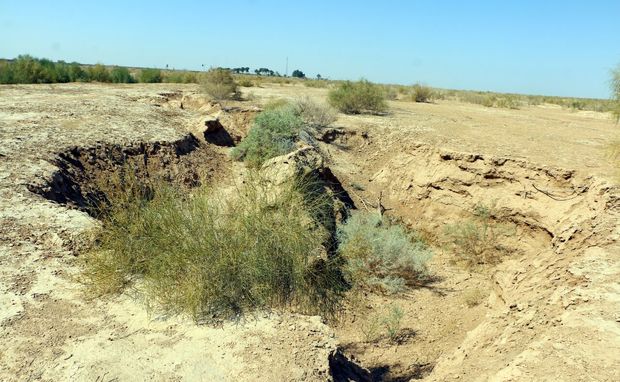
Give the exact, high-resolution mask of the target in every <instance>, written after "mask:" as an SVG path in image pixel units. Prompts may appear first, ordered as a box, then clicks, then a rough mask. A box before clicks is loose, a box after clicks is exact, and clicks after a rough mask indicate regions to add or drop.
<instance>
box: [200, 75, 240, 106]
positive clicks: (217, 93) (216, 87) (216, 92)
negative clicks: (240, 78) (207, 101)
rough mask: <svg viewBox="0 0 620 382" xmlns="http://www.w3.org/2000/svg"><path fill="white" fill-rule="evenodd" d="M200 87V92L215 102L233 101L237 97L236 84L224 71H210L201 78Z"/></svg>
mask: <svg viewBox="0 0 620 382" xmlns="http://www.w3.org/2000/svg"><path fill="white" fill-rule="evenodd" d="M200 85H201V87H202V90H203V91H204V92H205V93H207V94H208V95H209V96H211V97H213V99H215V100H227V99H234V98H237V97H238V96H239V92H238V89H237V83H236V82H235V79H234V78H233V76H232V75H231V74H230V71H229V70H226V69H222V68H213V69H210V70H209V71H208V72H207V73H205V74H204V75H203V76H202V78H201V80H200Z"/></svg>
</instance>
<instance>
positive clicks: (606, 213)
mask: <svg viewBox="0 0 620 382" xmlns="http://www.w3.org/2000/svg"><path fill="white" fill-rule="evenodd" d="M247 91H248V90H247V89H246V92H247ZM249 92H251V93H253V94H254V101H251V102H246V103H245V104H247V107H250V106H251V105H250V104H251V103H264V102H266V101H267V100H268V99H269V98H271V97H285V98H294V97H297V96H300V95H302V94H306V95H309V96H310V97H313V98H316V99H318V100H322V99H324V97H325V95H326V91H325V89H313V88H305V87H301V86H277V85H274V86H265V87H263V88H251V89H249ZM192 97H193V98H192ZM181 104H183V105H184V106H183V107H181ZM237 106H238V105H237ZM390 106H391V110H392V111H391V113H390V115H388V116H385V117H377V116H342V115H341V116H340V117H339V119H338V121H337V122H336V123H335V127H337V128H339V129H340V131H339V133H338V134H336V135H335V137H334V139H335V140H334V141H333V142H331V143H329V144H328V143H324V144H322V147H323V149H324V150H325V151H326V153H327V155H328V158H329V161H330V166H331V169H332V171H333V172H334V174H335V175H336V176H337V177H338V178H339V179H340V180H341V181H342V183H343V185H344V186H345V188H347V190H348V191H350V193H351V195H352V196H353V197H354V199H355V201H356V204H357V205H358V206H359V207H360V208H363V203H364V202H363V201H362V200H364V201H373V200H375V198H376V197H377V195H378V194H379V192H383V195H384V204H385V205H386V206H387V207H389V208H390V211H389V214H391V215H393V216H394V217H398V218H401V219H402V220H403V221H405V222H406V223H407V224H409V225H410V226H412V227H414V228H417V229H419V230H420V231H421V232H425V233H426V234H427V235H428V238H429V239H430V240H435V241H436V244H437V252H438V255H437V256H436V258H435V259H434V260H433V264H431V271H432V272H434V273H435V274H436V275H438V276H439V277H438V280H439V281H438V282H437V283H436V284H434V285H431V286H429V287H428V288H421V289H419V290H414V291H412V292H411V293H410V294H409V295H408V296H405V297H403V298H400V299H398V301H396V302H398V303H400V304H402V305H403V306H404V308H405V311H406V318H405V323H404V325H405V326H406V327H407V329H410V330H411V333H415V336H413V335H412V336H411V338H410V339H408V340H407V341H405V342H403V343H401V344H398V345H388V344H385V343H380V344H374V345H373V344H365V343H363V342H362V341H361V340H360V333H359V326H358V321H359V319H357V320H358V321H356V318H354V317H353V318H351V317H346V319H345V320H343V322H342V323H340V324H339V325H336V326H335V328H334V331H335V332H334V331H332V329H330V328H329V327H327V326H326V325H325V324H323V323H322V322H321V321H320V319H318V318H317V317H301V316H291V315H285V314H283V315H271V316H269V317H260V318H259V319H258V320H256V321H251V322H247V323H243V324H241V325H234V324H227V325H224V326H223V327H221V328H211V327H206V326H196V325H195V324H194V323H192V322H188V321H187V320H184V319H182V318H175V317H172V318H171V317H162V316H160V315H157V314H156V313H153V312H150V313H149V311H148V310H146V309H145V307H144V306H143V305H142V304H141V303H140V301H135V299H134V298H133V297H132V296H130V295H123V296H119V297H113V298H109V299H105V300H96V301H93V300H88V299H85V298H84V293H83V292H84V289H83V287H82V286H81V284H79V283H78V282H76V280H75V279H76V277H77V276H78V267H77V265H76V262H77V258H76V257H75V256H74V255H75V254H76V251H77V250H79V246H80V244H81V240H83V237H84V235H83V233H84V232H85V231H86V230H88V229H89V228H90V227H93V226H94V225H96V221H95V220H94V219H92V218H91V217H90V216H88V215H87V214H86V213H84V212H81V211H79V210H77V209H74V208H67V207H66V206H64V205H62V204H59V203H54V202H51V201H50V200H48V199H54V200H58V201H61V202H67V203H69V204H77V205H79V204H80V199H79V195H78V194H79V193H77V191H79V189H78V188H76V187H77V186H76V185H75V184H72V183H71V182H70V181H69V180H68V179H66V178H63V177H62V176H59V175H58V174H59V172H58V170H59V166H61V167H62V166H63V165H70V166H71V169H76V168H80V169H82V170H83V171H82V176H88V174H89V173H91V172H97V171H104V170H105V169H106V168H108V167H110V166H112V165H114V164H116V163H119V162H121V161H122V160H123V159H124V158H128V157H130V158H132V160H135V161H136V162H140V163H143V164H144V168H145V171H156V170H157V169H158V168H165V169H166V171H168V173H169V174H170V175H172V177H173V178H175V179H178V180H179V181H180V182H184V183H187V182H192V181H194V180H195V179H197V178H198V177H199V176H206V179H211V180H217V179H218V177H221V178H226V177H229V176H230V173H231V171H232V170H231V164H230V161H229V159H228V157H227V155H226V154H227V148H225V147H218V146H215V145H211V144H205V143H204V142H202V141H200V140H199V139H196V137H194V136H191V135H189V134H188V133H187V131H188V128H189V130H191V129H192V128H193V127H194V126H195V125H196V120H197V118H198V117H200V116H204V114H205V113H207V112H209V106H208V105H205V104H204V103H201V102H198V101H196V97H195V88H194V87H193V86H190V85H172V84H170V85H163V84H162V85H130V86H106V85H94V84H92V85H90V84H88V85H87V84H67V85H55V86H48V85H33V86H4V87H0V337H1V338H3V341H2V342H1V343H0V379H1V380H20V381H21V380H114V379H115V378H116V379H117V380H122V381H125V380H191V381H193V380H205V381H210V380H252V381H254V380H326V379H328V373H329V365H328V359H329V356H330V354H333V352H334V350H335V348H336V346H337V345H341V346H343V347H344V348H345V351H346V352H349V353H351V354H352V355H354V356H356V357H357V358H358V359H359V360H360V361H361V362H362V364H363V365H364V366H367V367H369V368H371V371H372V372H373V375H374V376H375V377H376V379H380V378H385V379H389V378H390V377H394V378H397V377H398V378H400V379H398V380H406V378H421V377H424V378H426V379H428V380H435V381H445V380H465V381H469V380H481V381H483V380H493V381H523V380H532V381H538V380H550V381H551V380H553V381H555V380H566V381H581V380H597V381H615V380H619V379H620V372H619V370H620V315H619V312H620V297H619V296H620V286H619V284H618V279H620V262H619V261H618V254H619V253H620V248H619V246H618V242H619V241H620V240H619V239H620V228H619V224H618V217H619V214H620V197H619V195H620V192H619V190H618V187H617V185H614V181H613V179H612V177H611V176H610V175H611V171H612V170H611V166H610V165H609V164H608V162H607V160H606V158H605V144H606V142H608V141H609V140H610V139H611V138H612V137H613V136H614V134H615V130H614V129H615V126H614V125H613V124H612V123H611V122H609V120H607V119H606V116H605V115H603V114H600V113H591V112H570V111H567V110H562V109H558V108H553V107H545V106H540V107H529V108H524V109H522V110H502V109H490V108H485V107H482V106H476V105H466V104H460V103H453V102H439V103H437V104H414V103H407V102H391V105H390ZM237 117H238V115H237V116H233V115H232V114H231V115H227V116H226V118H225V119H223V120H226V121H227V122H228V124H225V126H224V127H225V128H226V129H227V130H230V132H231V135H233V136H234V137H233V138H235V139H236V136H235V134H240V135H243V130H244V126H241V124H240V125H235V123H236V122H235V121H239V120H243V119H244V118H245V117H239V118H237ZM233 125H235V126H233ZM239 132H240V133H239ZM197 169H200V170H201V171H200V172H201V173H200V174H199V173H198V170H197ZM84 174H87V175H84ZM50 185H52V186H53V187H52V186H50ZM58 190H62V191H63V192H62V193H59V192H57V191H58ZM76 190H77V191H76ZM33 191H34V192H33ZM82 191H83V190H82ZM35 192H37V193H39V194H37V193H35ZM40 194H43V195H44V196H46V197H47V198H48V199H46V198H44V197H43V196H41V195H40ZM63 198H65V199H63ZM490 201H496V204H497V212H496V214H495V216H494V219H496V220H497V221H498V222H502V223H506V224H511V225H514V227H515V228H516V233H515V235H514V236H512V237H511V238H510V239H507V240H506V242H505V243H503V244H505V245H506V246H507V248H509V251H508V252H509V253H508V254H507V256H506V258H505V260H504V261H503V262H502V263H500V264H499V265H497V266H494V267H491V268H488V269H485V270H484V272H469V271H465V270H463V269H462V268H461V267H459V266H456V265H454V264H453V262H451V258H452V254H451V253H450V252H449V251H443V250H442V247H441V245H440V242H441V237H440V236H441V235H440V232H441V231H442V226H443V225H444V224H446V223H451V222H454V221H456V220H458V219H461V218H466V217H467V216H468V213H469V211H470V210H471V208H472V206H473V205H475V204H476V203H478V202H487V203H488V202H490ZM472 288H480V289H481V290H483V291H484V292H485V294H484V297H485V298H484V302H483V303H481V304H480V305H477V306H475V307H467V306H465V305H463V303H462V299H463V296H464V293H465V292H466V291H467V290H470V289H472ZM487 296H488V298H487ZM392 302H395V301H392V300H386V299H383V298H379V297H376V296H375V297H372V296H369V297H368V300H367V302H366V304H367V305H368V309H370V310H371V311H372V310H373V309H375V310H376V309H378V307H380V306H383V305H386V304H389V303H392ZM384 364H385V365H384ZM422 366H423V367H422ZM389 368H391V369H392V371H393V374H390V373H389V372H386V371H385V370H387V369H389ZM381 370H383V372H382V373H383V374H382V373H380V371H381ZM421 370H424V372H422V371H421ZM431 370H432V372H431Z"/></svg>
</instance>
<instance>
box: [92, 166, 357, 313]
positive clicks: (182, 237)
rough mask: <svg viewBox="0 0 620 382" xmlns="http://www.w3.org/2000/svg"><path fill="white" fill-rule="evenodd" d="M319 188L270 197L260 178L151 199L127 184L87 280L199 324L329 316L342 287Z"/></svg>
mask: <svg viewBox="0 0 620 382" xmlns="http://www.w3.org/2000/svg"><path fill="white" fill-rule="evenodd" d="M313 187H314V186H312V184H311V181H309V180H307V179H306V180H296V181H291V182H290V183H287V184H284V185H282V186H281V187H280V188H278V192H274V189H273V186H272V185H271V184H270V183H269V182H267V181H266V180H264V179H261V178H260V177H254V178H251V179H249V180H247V181H246V182H245V185H244V186H243V187H242V188H239V189H237V190H236V192H235V193H234V195H226V196H225V197H218V196H217V195H215V194H213V193H211V192H209V191H208V190H207V189H206V188H198V189H195V190H194V191H193V192H192V193H191V194H183V193H181V192H180V191H179V190H178V188H173V187H171V186H169V185H167V184H165V183H161V184H156V187H153V188H152V189H154V190H156V192H155V193H151V194H149V196H148V197H146V194H145V193H143V192H141V191H139V190H140V189H141V188H140V187H138V188H136V187H134V186H128V188H127V189H126V190H122V191H121V192H119V193H118V195H116V196H114V195H112V196H110V197H109V198H108V200H109V201H110V203H109V208H108V209H107V211H106V213H105V216H104V217H103V219H102V227H101V229H100V231H99V232H98V234H97V240H96V242H95V245H94V247H93V248H92V249H91V250H90V251H88V252H87V253H85V255H84V256H83V259H84V265H85V272H84V276H85V277H84V280H85V281H86V282H87V284H89V285H90V286H91V287H92V290H93V291H94V292H97V293H99V294H106V293H114V292H120V291H122V290H124V289H125V288H126V287H129V286H131V287H134V288H135V290H136V291H138V292H140V293H143V294H144V296H145V298H146V301H147V303H148V304H149V305H152V306H155V307H157V308H159V309H162V310H164V311H165V312H168V313H173V314H177V313H181V314H188V315H190V316H191V317H193V318H195V319H196V320H221V319H233V318H238V317H239V316H240V315H243V314H244V313H246V312H249V311H252V310H256V309H264V308H279V307H280V308H281V307H290V308H293V309H295V310H299V311H303V312H308V313H313V314H315V313H322V314H331V313H333V312H334V311H335V310H336V309H337V307H338V302H339V300H340V297H341V295H342V293H344V290H345V287H346V285H345V283H344V281H343V279H342V277H340V272H339V268H338V262H337V261H335V259H331V260H330V259H329V258H326V257H325V249H324V247H323V246H322V244H321V243H323V242H324V239H325V231H324V229H321V228H320V226H321V225H320V222H317V221H315V220H313V218H312V217H313V216H322V215H321V213H318V212H317V211H316V209H319V208H325V206H326V205H327V204H326V203H325V201H324V200H322V199H321V198H322V197H326V196H321V195H317V194H313V193H310V194H309V193H308V190H312V189H315V188H313Z"/></svg>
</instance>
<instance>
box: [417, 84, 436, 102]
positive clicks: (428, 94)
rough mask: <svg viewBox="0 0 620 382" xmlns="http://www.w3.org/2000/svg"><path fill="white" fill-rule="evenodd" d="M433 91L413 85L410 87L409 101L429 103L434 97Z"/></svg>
mask: <svg viewBox="0 0 620 382" xmlns="http://www.w3.org/2000/svg"><path fill="white" fill-rule="evenodd" d="M434 93H435V92H434V91H433V89H431V88H429V87H428V86H423V85H420V84H415V85H413V86H412V87H411V100H412V101H414V102H431V101H432V100H433V98H434V96H435V94H434Z"/></svg>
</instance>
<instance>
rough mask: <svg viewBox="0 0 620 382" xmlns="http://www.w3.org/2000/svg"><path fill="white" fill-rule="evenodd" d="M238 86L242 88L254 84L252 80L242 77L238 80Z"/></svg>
mask: <svg viewBox="0 0 620 382" xmlns="http://www.w3.org/2000/svg"><path fill="white" fill-rule="evenodd" d="M239 86H242V87H244V88H251V87H253V86H254V82H252V81H250V80H249V79H247V78H244V79H242V80H241V81H239Z"/></svg>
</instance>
